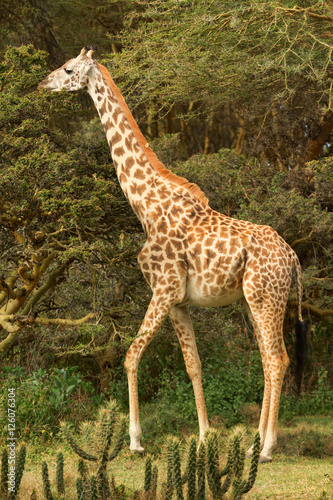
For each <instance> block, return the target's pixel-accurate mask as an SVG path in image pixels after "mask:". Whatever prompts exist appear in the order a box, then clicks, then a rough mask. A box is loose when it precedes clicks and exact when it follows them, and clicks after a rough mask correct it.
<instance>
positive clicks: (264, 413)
mask: <svg viewBox="0 0 333 500" xmlns="http://www.w3.org/2000/svg"><path fill="white" fill-rule="evenodd" d="M243 305H244V307H245V309H246V312H247V314H248V316H249V319H250V321H251V323H252V326H253V330H254V333H255V335H256V339H257V342H258V347H259V351H260V355H261V360H262V365H263V371H264V379H265V386H264V396H263V401H262V405H261V412H260V420H259V428H258V431H259V435H260V443H261V446H263V445H264V441H265V437H266V431H267V423H268V416H269V408H270V400H271V377H270V372H269V366H268V360H267V355H266V350H265V345H264V341H263V338H262V334H261V332H260V328H259V326H258V323H257V322H256V320H255V319H254V317H253V314H252V312H251V308H250V307H249V305H248V303H247V302H246V300H245V299H244V300H243ZM252 452H253V446H251V447H250V448H249V450H248V451H247V452H246V457H247V458H249V457H251V456H252Z"/></svg>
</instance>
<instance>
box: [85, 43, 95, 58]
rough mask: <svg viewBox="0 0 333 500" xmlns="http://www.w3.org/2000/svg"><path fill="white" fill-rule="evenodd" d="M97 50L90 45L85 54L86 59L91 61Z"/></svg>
mask: <svg viewBox="0 0 333 500" xmlns="http://www.w3.org/2000/svg"><path fill="white" fill-rule="evenodd" d="M97 50H98V49H97V47H96V45H91V46H90V47H89V50H88V52H87V57H90V58H91V59H93V58H94V57H95V56H96V52H97Z"/></svg>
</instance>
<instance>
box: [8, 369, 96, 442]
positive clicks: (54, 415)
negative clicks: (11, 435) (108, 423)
mask: <svg viewBox="0 0 333 500" xmlns="http://www.w3.org/2000/svg"><path fill="white" fill-rule="evenodd" d="M77 368H78V367H76V366H74V367H68V368H64V369H58V368H54V369H53V370H51V371H50V372H46V371H45V370H43V369H39V370H38V371H35V372H32V373H31V374H29V375H27V374H26V373H25V372H24V370H23V369H22V368H21V367H15V368H10V367H7V368H4V373H3V374H2V376H1V378H2V379H3V390H2V393H1V397H0V400H1V403H0V404H1V407H2V408H3V409H4V411H3V412H2V413H1V414H0V423H1V429H2V434H3V433H4V432H7V413H6V408H7V401H6V397H7V389H8V388H14V389H15V396H16V408H15V411H16V414H15V425H16V433H17V437H18V438H20V437H23V436H24V438H25V439H29V438H30V439H34V438H35V437H36V438H38V440H40V439H41V437H44V438H45V439H48V438H50V437H52V436H53V435H54V434H55V433H56V432H57V431H58V428H59V423H60V420H62V419H63V418H65V417H66V418H68V419H70V420H71V421H72V422H73V423H74V424H78V423H79V422H80V420H82V419H83V418H85V417H86V415H87V413H89V414H90V413H93V414H94V413H95V411H96V409H97V407H98V405H99V404H100V403H101V402H102V401H103V396H99V395H98V394H96V392H95V390H94V388H93V387H92V384H91V383H90V382H86V381H84V380H83V378H82V375H81V374H80V373H79V372H78V371H77ZM4 379H5V380H4Z"/></svg>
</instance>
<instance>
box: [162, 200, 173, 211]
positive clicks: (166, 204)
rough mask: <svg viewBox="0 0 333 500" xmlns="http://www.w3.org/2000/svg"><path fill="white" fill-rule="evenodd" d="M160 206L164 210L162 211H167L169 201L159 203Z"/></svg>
mask: <svg viewBox="0 0 333 500" xmlns="http://www.w3.org/2000/svg"><path fill="white" fill-rule="evenodd" d="M161 205H162V207H163V208H164V210H169V208H170V205H171V201H170V200H167V201H164V202H163V203H161Z"/></svg>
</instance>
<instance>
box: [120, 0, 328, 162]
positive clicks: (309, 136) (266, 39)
mask: <svg viewBox="0 0 333 500" xmlns="http://www.w3.org/2000/svg"><path fill="white" fill-rule="evenodd" d="M332 21H333V7H332V3H331V2H314V1H312V0H303V1H302V2H300V3H299V5H295V3H294V2H291V1H290V0H280V1H274V2H266V1H264V0H259V1H256V2H244V1H241V0H237V1H233V2H222V3H221V2H220V1H218V0H213V1H211V2H209V3H207V2H205V1H203V0H202V1H201V0H200V1H196V2H191V1H184V2H175V1H174V0H169V1H161V0H152V1H148V2H145V9H144V11H142V12H138V11H136V12H135V11H134V12H133V13H131V14H130V15H128V16H127V24H125V29H124V30H123V32H122V33H121V35H120V41H121V43H122V45H123V50H122V51H121V53H119V54H116V55H113V56H112V59H111V61H112V62H113V64H114V68H115V69H114V74H115V75H121V76H122V78H123V79H124V81H125V82H126V84H127V88H128V95H130V96H131V97H132V99H133V103H136V104H137V105H141V106H142V105H144V112H146V111H147V109H149V112H150V114H151V115H152V116H154V117H155V118H159V117H161V116H162V115H167V116H168V114H169V115H170V114H171V116H174V115H175V112H178V115H179V117H180V118H182V117H183V118H184V116H185V117H186V116H187V117H189V116H193V115H199V114H202V115H203V116H204V117H206V120H207V122H206V125H205V127H203V123H202V120H200V121H199V122H195V121H194V122H193V121H192V123H191V128H190V130H189V135H192V137H193V135H194V138H192V141H191V144H190V147H189V150H190V151H191V152H192V153H193V152H197V151H198V148H199V150H200V149H201V151H202V152H205V153H209V152H214V150H215V151H217V150H218V149H220V148H221V147H228V148H232V149H236V151H237V152H238V153H245V154H251V155H255V156H256V157H258V158H261V159H265V161H267V160H268V161H269V162H270V164H274V165H275V166H277V167H278V168H279V169H280V170H282V171H286V170H288V169H290V168H294V167H297V166H303V165H304V163H306V162H307V161H310V160H315V159H318V157H320V156H321V155H322V154H323V153H324V152H326V154H327V148H328V145H329V141H330V136H331V134H332V130H333V115H332V102H333V101H332V77H333V73H332V51H333V36H332V30H331V25H332ZM182 124H183V131H185V132H186V127H187V125H186V123H185V124H184V121H182V120H181V124H180V125H179V124H178V128H179V126H182ZM187 135H188V134H187Z"/></svg>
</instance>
